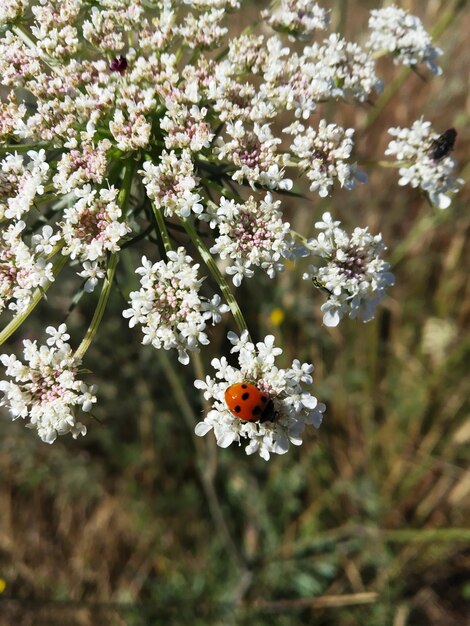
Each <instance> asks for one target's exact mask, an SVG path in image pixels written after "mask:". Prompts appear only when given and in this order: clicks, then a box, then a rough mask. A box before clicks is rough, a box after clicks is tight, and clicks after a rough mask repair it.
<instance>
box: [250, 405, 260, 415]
mask: <svg viewBox="0 0 470 626" xmlns="http://www.w3.org/2000/svg"><path fill="white" fill-rule="evenodd" d="M261 411H262V409H261V407H260V405H259V404H257V405H256V406H255V408H254V409H253V410H252V411H251V414H252V415H254V416H256V415H260V413H261Z"/></svg>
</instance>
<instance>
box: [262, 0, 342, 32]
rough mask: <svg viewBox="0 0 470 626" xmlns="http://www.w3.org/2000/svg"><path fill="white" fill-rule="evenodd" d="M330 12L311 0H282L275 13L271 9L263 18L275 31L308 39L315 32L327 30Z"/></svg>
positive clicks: (265, 12)
mask: <svg viewBox="0 0 470 626" xmlns="http://www.w3.org/2000/svg"><path fill="white" fill-rule="evenodd" d="M328 14H329V11H327V10H326V9H322V8H321V7H320V6H319V5H318V4H317V3H316V2H311V0H281V2H280V4H279V5H278V6H277V7H276V8H275V10H274V13H273V12H272V11H271V10H270V9H269V10H265V11H263V12H262V16H263V17H264V18H265V19H266V21H267V22H268V24H269V25H270V26H271V28H273V29H274V30H278V31H280V32H281V33H282V32H285V33H287V34H289V35H291V38H292V40H295V39H296V38H301V39H304V38H305V39H306V38H307V37H308V36H309V35H311V34H312V33H313V32H314V31H315V30H325V29H326V28H327V27H328V25H329V23H330V18H329V15H328Z"/></svg>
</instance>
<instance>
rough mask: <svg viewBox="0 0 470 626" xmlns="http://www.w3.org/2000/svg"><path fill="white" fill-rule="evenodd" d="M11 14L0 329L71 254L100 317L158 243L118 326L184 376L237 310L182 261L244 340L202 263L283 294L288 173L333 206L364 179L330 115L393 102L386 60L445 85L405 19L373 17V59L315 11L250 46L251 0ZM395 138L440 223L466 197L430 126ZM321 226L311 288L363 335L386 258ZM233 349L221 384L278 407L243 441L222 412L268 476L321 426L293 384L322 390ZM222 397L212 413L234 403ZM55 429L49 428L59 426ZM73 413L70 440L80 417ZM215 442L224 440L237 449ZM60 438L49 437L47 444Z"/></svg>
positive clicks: (1, 157) (268, 17)
mask: <svg viewBox="0 0 470 626" xmlns="http://www.w3.org/2000/svg"><path fill="white" fill-rule="evenodd" d="M0 5H1V6H0V92H1V94H2V95H1V98H0V222H1V225H0V243H1V244H2V246H1V250H0V312H1V311H4V310H8V309H9V310H10V311H12V312H13V313H14V314H21V313H22V312H24V311H25V309H26V308H27V307H28V305H29V304H30V303H31V298H32V296H33V293H34V291H35V290H36V289H38V288H42V287H45V286H47V285H48V284H49V282H50V281H52V280H54V273H53V267H56V268H58V267H59V266H60V263H59V262H58V257H59V255H64V256H66V257H67V259H68V262H69V265H71V266H79V267H78V271H77V273H78V275H79V276H80V277H81V278H82V279H84V286H83V289H84V290H85V291H87V292H89V291H93V289H94V288H95V287H96V286H97V285H98V283H99V281H102V280H103V278H104V277H105V276H107V277H108V278H109V283H108V282H106V283H105V287H106V288H105V289H103V292H102V296H103V300H105V298H106V297H107V296H108V295H109V289H108V286H109V287H110V286H111V282H112V279H113V277H114V268H115V267H116V263H115V262H117V260H118V259H117V256H118V255H119V254H120V252H121V250H122V248H123V246H124V245H125V246H126V248H128V249H129V250H131V249H132V248H133V247H134V246H135V247H137V246H138V245H139V244H140V243H142V241H143V240H146V241H147V245H148V246H150V248H149V249H152V248H151V247H152V246H153V247H155V243H156V241H155V237H154V232H155V231H157V232H156V234H157V239H158V236H159V235H160V239H161V240H163V241H164V242H165V248H166V249H170V248H171V247H172V246H173V245H174V247H175V248H176V246H181V247H178V249H177V250H176V251H170V252H168V253H167V256H166V257H163V258H162V256H163V255H160V257H159V259H160V260H156V261H155V262H151V261H149V260H148V258H150V257H151V254H152V253H151V252H147V251H145V254H147V257H142V254H144V252H143V251H142V250H140V251H139V252H138V253H137V254H136V256H135V257H134V258H135V260H136V262H135V264H136V265H138V264H139V263H140V259H142V261H141V264H142V265H141V267H139V269H138V270H137V273H138V274H139V275H140V289H138V290H136V291H134V292H132V293H131V295H130V304H129V306H130V308H128V309H127V310H126V311H124V316H125V317H126V318H129V324H130V326H134V325H136V324H140V325H141V326H142V328H143V333H144V340H143V343H146V344H151V345H153V346H155V347H156V348H160V347H163V348H165V349H169V348H174V349H176V350H177V351H178V354H179V359H180V361H182V362H184V363H187V362H188V360H189V353H190V352H191V351H194V350H198V349H199V346H200V345H201V344H206V343H207V342H208V337H207V334H206V324H207V323H208V320H212V323H215V322H217V321H219V320H220V317H221V314H222V313H223V312H225V311H227V310H228V306H227V305H223V304H221V300H220V297H219V296H218V295H215V296H213V297H204V296H203V295H202V293H203V291H202V288H201V286H202V282H203V280H202V279H201V278H198V269H199V266H198V265H197V264H195V263H194V262H193V261H192V259H191V257H189V256H188V255H187V252H186V245H187V244H188V243H189V245H194V246H195V247H198V248H199V252H200V254H201V256H202V257H203V258H204V259H205V260H206V261H207V264H208V267H209V269H210V270H211V271H212V274H213V277H214V278H215V280H216V281H218V282H219V283H220V285H219V286H220V290H221V292H223V293H224V294H225V295H226V296H227V300H228V302H229V303H230V307H231V309H232V311H233V312H234V314H235V318H236V320H237V322H238V323H239V324H240V325H241V326H242V327H243V323H242V319H243V316H242V315H239V314H237V313H238V311H237V310H236V309H237V307H236V304H235V302H234V301H233V299H232V296H231V295H230V293H229V288H228V286H227V284H226V282H225V281H226V279H224V278H223V277H222V276H221V274H220V273H219V272H218V271H217V270H216V266H215V261H214V260H212V259H209V258H208V257H209V255H210V254H213V255H214V256H217V257H218V259H219V260H221V261H223V262H224V264H225V266H226V272H227V273H228V274H229V275H230V276H231V277H232V281H233V283H234V285H235V286H237V287H238V286H239V285H240V284H241V282H242V280H243V278H244V277H251V276H253V274H254V271H255V269H256V268H257V267H259V268H261V269H262V270H264V271H265V272H266V273H267V274H268V276H270V277H271V278H272V277H274V276H275V275H276V274H277V272H280V271H281V270H282V269H283V268H284V262H283V260H284V259H285V258H295V257H296V256H300V255H302V254H304V253H305V249H303V250H302V249H301V247H300V246H299V245H298V244H295V243H294V242H295V241H299V240H301V237H297V236H296V234H295V233H292V232H291V230H290V226H289V224H288V223H287V222H285V221H284V220H283V216H282V211H281V207H282V205H281V200H279V199H276V200H274V199H273V197H272V195H271V192H276V193H278V194H279V196H280V197H281V196H282V195H284V196H286V195H290V196H296V195H298V192H297V190H296V191H295V192H294V191H293V190H292V188H293V180H292V179H293V178H294V176H293V174H294V175H295V178H296V179H298V178H299V174H300V177H301V176H302V175H305V178H306V179H307V184H308V186H309V187H310V190H311V191H313V192H315V193H318V194H319V196H320V197H322V198H323V197H326V196H328V195H329V194H330V193H332V191H333V189H334V187H335V186H341V187H343V188H344V189H348V190H349V189H352V188H353V187H354V186H355V184H356V183H357V182H360V181H361V180H364V176H363V175H362V174H361V172H359V171H358V169H357V166H356V164H355V162H354V154H353V149H354V144H353V133H354V131H353V129H352V128H343V127H342V126H340V125H339V124H336V123H334V122H333V121H326V119H324V117H325V116H326V112H324V111H323V108H324V105H325V104H326V105H327V106H328V107H329V104H333V103H335V102H337V101H338V100H341V101H344V102H347V103H354V102H356V103H357V102H359V103H371V101H372V99H373V97H374V95H375V94H377V93H379V92H380V90H381V89H382V83H381V81H380V79H379V78H378V76H377V74H376V67H375V58H376V57H378V56H379V54H378V53H379V49H380V50H383V49H385V50H388V51H389V52H391V53H392V54H394V55H395V56H396V58H397V59H399V60H400V61H401V62H404V63H406V64H408V65H410V64H411V65H414V64H416V63H426V64H427V65H428V66H429V67H431V69H432V70H433V71H437V70H435V67H437V66H435V65H434V64H435V59H436V57H437V55H438V53H439V51H438V50H437V49H436V48H434V47H433V46H432V44H431V41H430V38H429V36H428V35H427V34H426V33H425V32H424V30H423V28H422V25H421V23H420V22H419V20H417V18H413V17H412V16H408V14H406V13H405V12H403V11H401V10H399V9H397V8H396V7H390V8H389V9H383V10H380V11H373V12H372V14H371V20H370V25H371V28H372V35H371V37H370V40H369V42H368V46H365V47H361V46H360V45H358V44H357V43H355V42H354V41H347V40H346V39H344V38H343V37H341V36H340V35H339V34H338V33H329V34H326V35H323V31H325V30H326V29H327V27H328V25H329V22H330V19H329V12H330V11H329V9H324V8H322V7H321V6H319V5H318V4H317V3H316V2H311V1H309V0H279V1H278V2H275V3H274V4H273V5H272V7H271V8H270V9H269V10H265V11H263V10H261V11H260V13H261V18H262V20H264V25H263V24H258V23H255V24H253V25H252V26H253V28H251V27H250V28H249V29H245V31H243V33H241V34H239V35H238V36H237V34H236V33H234V31H233V29H232V28H229V26H230V25H229V24H228V22H227V21H226V18H227V16H228V15H229V14H230V13H231V12H232V11H237V10H238V11H240V10H241V4H240V2H239V0H162V1H160V0H159V1H158V2H147V1H146V0H99V1H93V2H90V1H88V0H3V1H0ZM265 6H267V4H266V5H265ZM241 17H243V16H241ZM267 27H271V28H272V29H274V30H275V31H276V32H275V33H273V32H272V30H269V29H268V28H267ZM316 31H320V34H321V38H319V40H318V41H316V40H313V36H314V35H315V34H316ZM289 41H291V42H294V44H293V45H291V44H290V43H289ZM286 43H289V45H286ZM217 48H218V49H217ZM332 112H333V111H331V113H332ZM313 113H316V116H315V119H314V118H313ZM286 115H290V119H289V120H288V121H286V118H285V116H286ZM420 124H421V126H420ZM282 129H284V130H282ZM390 132H391V133H392V135H394V141H392V142H391V143H390V146H389V148H388V154H391V155H396V157H397V158H398V159H399V160H400V167H401V170H400V176H401V178H400V184H406V183H410V184H411V185H413V186H419V187H421V188H422V189H423V190H425V191H426V192H427V193H428V194H429V197H430V198H431V200H432V201H433V202H435V203H436V204H438V206H440V207H442V208H443V207H444V206H447V204H448V203H449V202H450V198H449V193H451V192H453V191H455V190H456V188H457V186H458V185H459V184H460V181H459V180H455V179H453V178H452V168H453V161H452V159H451V158H450V156H449V154H448V152H446V151H445V149H444V148H443V147H442V146H443V143H442V141H441V140H440V143H439V147H438V148H437V147H436V143H435V142H436V141H437V139H439V137H436V136H435V134H434V133H433V132H432V131H431V130H430V128H429V127H428V126H427V123H424V122H421V123H419V122H417V123H415V125H414V126H413V129H391V131H390ZM449 150H450V149H449ZM243 188H245V189H243ZM246 189H248V190H249V191H250V194H251V195H250V194H248V193H245V191H246ZM248 196H250V197H248ZM247 197H248V199H247ZM150 209H152V211H151V210H150ZM152 212H153V215H152ZM327 216H328V214H325V216H324V222H321V223H320V224H319V225H317V226H318V227H319V228H320V230H321V231H322V232H321V233H320V235H319V236H318V238H317V239H316V240H312V241H311V242H310V246H311V248H312V250H313V252H314V253H315V254H318V255H319V256H320V257H321V259H322V260H323V263H322V264H321V267H318V268H317V267H315V268H313V267H312V268H311V269H310V270H309V272H308V274H307V276H308V277H311V278H315V279H316V280H317V281H318V282H319V284H320V285H322V284H323V285H324V286H325V289H326V290H327V291H328V293H329V298H328V301H327V302H326V304H325V305H324V306H323V311H324V314H325V323H328V324H330V325H333V324H337V323H338V321H339V319H340V318H341V316H343V315H344V314H346V313H348V314H349V315H350V316H351V317H355V316H359V317H361V319H369V318H370V317H371V316H372V314H373V309H374V307H375V304H376V303H377V301H378V300H379V299H380V297H382V296H383V293H384V290H385V287H386V286H387V285H389V284H391V283H392V278H391V275H390V274H389V273H388V272H387V271H386V270H387V265H386V263H384V262H383V261H381V260H380V259H379V254H380V252H381V251H382V250H384V249H385V248H384V246H383V244H382V243H381V241H380V236H376V237H373V236H371V235H369V233H368V232H367V231H366V230H363V229H356V230H355V231H354V233H353V235H351V237H348V235H346V233H344V231H343V230H341V229H340V228H339V227H338V226H339V223H336V222H332V221H331V218H328V217H327ZM329 220H330V221H329ZM201 222H206V223H208V224H209V227H206V224H201ZM167 226H169V227H170V228H168V231H167V229H166V227H167ZM200 228H202V229H203V230H204V232H203V234H202V237H206V236H207V237H208V242H207V246H206V245H205V243H204V242H203V240H202V238H201V237H199V235H198V230H199V229H200ZM131 229H132V230H134V231H135V232H134V233H133V235H132V236H130V233H131ZM159 231H160V232H159ZM189 239H191V240H192V241H191V242H189ZM123 240H124V243H123ZM174 241H176V242H177V243H175V244H174ZM183 246H184V247H183ZM145 250H147V249H145ZM207 250H209V251H210V252H208V251H207ZM114 255H116V256H114ZM110 256H112V263H110V264H109V266H108V259H109V258H110ZM53 264H54V265H53ZM123 266H124V264H121V265H120V268H123ZM56 273H57V272H56ZM101 302H102V300H101V299H100V303H101ZM100 306H101V304H100ZM93 319H94V320H95V319H96V318H93ZM51 332H52V331H51ZM64 332H65V331H64ZM54 336H55V335H54ZM59 340H60V339H58V340H57V341H59ZM60 341H62V343H63V346H62V347H61V346H60V345H59V343H56V344H54V345H52V344H51V348H50V350H49V351H48V349H47V348H44V349H43V348H41V349H40V350H39V349H38V353H40V354H42V353H43V352H44V358H45V359H46V358H50V359H51V362H54V363H55V361H54V359H55V358H56V356H57V358H59V356H60V355H61V354H62V352H61V350H65V347H64V346H66V345H68V344H65V343H64V340H63V339H62V340H60ZM234 341H235V340H234ZM237 342H238V343H237ZM34 345H35V344H34ZM86 345H87V344H82V346H86ZM263 346H264V347H263ZM28 350H29V352H28V354H29V353H31V354H32V352H33V350H32V348H28ZM68 350H69V348H68ZM41 351H42V352H41ZM234 351H238V352H239V353H240V355H239V356H240V359H241V360H240V369H239V370H235V369H233V370H229V369H226V368H225V366H222V365H221V364H222V363H223V360H221V361H220V362H218V363H219V373H218V375H217V376H218V378H223V377H225V374H227V376H228V377H229V378H227V380H226V382H227V381H228V382H233V381H234V380H242V379H243V378H244V377H246V378H247V380H250V381H255V382H256V384H259V385H260V386H261V387H262V389H263V392H265V393H266V394H268V395H269V397H270V398H272V403H273V405H274V407H275V410H276V418H275V419H274V420H273V421H272V422H270V423H263V424H259V423H257V424H245V423H243V424H242V423H240V422H239V421H237V420H236V419H234V418H233V416H231V415H230V414H229V412H228V413H227V408H226V407H223V408H224V411H223V412H222V414H223V415H224V416H225V417H227V415H228V416H229V418H228V419H229V422H230V424H232V426H230V428H229V429H228V431H227V432H230V433H231V432H232V431H233V432H234V433H235V435H233V438H234V439H237V438H238V440H239V439H240V438H243V437H248V438H249V439H250V444H249V447H248V451H249V452H253V451H255V450H258V451H259V452H260V454H261V455H262V456H263V457H264V458H267V457H268V456H269V454H270V453H271V452H273V451H275V452H282V451H285V450H286V449H287V442H288V441H289V440H290V441H293V442H294V443H297V442H298V441H299V433H301V431H302V429H303V426H304V424H305V423H309V420H310V421H313V422H314V423H315V424H316V425H318V424H319V421H320V419H321V412H322V410H320V409H318V408H316V400H315V399H312V396H310V395H309V394H307V393H306V392H304V391H303V390H302V386H301V383H303V382H309V381H310V369H309V367H310V366H300V365H298V364H295V363H294V365H293V366H292V368H291V369H289V370H285V371H284V370H277V369H276V368H275V367H274V356H275V355H276V354H277V352H276V350H275V349H274V348H273V347H272V341H271V339H269V340H268V339H266V341H265V343H263V344H258V347H257V348H256V347H255V346H253V345H252V344H250V343H249V342H248V340H247V338H246V336H245V335H243V337H242V339H240V340H236V341H235V348H234ZM65 352H66V356H67V355H69V356H70V354H69V352H67V351H65ZM49 353H50V354H49ZM80 354H81V353H80ZM260 354H263V355H265V358H266V360H265V361H263V363H261V362H260V356H259V355H260ZM48 355H49V356H48ZM69 356H67V358H69ZM34 358H36V357H34ZM67 358H66V357H65V356H64V359H65V360H64V364H66V363H69V361H67ZM70 359H72V357H71V356H70ZM70 363H71V361H70ZM70 363H69V365H70V367H72V365H71V364H70ZM69 365H66V367H69ZM74 372H75V370H74ZM222 373H223V375H222ZM59 375H60V371H59ZM64 376H65V374H64ZM41 380H42V379H41ZM51 384H52V383H51ZM221 385H222V383H221ZM214 389H215V388H214ZM206 392H207V391H206ZM11 393H13V392H11ZM207 393H208V392H207ZM214 393H216V396H213V397H214V400H215V403H216V405H217V407H216V408H217V410H218V409H220V406H221V405H220V402H222V400H223V389H222V387H220V388H217V391H216V392H214ZM77 397H78V396H77ZM67 402H68V400H67ZM72 403H73V402H72ZM217 403H219V404H217ZM69 404H70V402H69ZM28 406H29V405H28ZM31 406H32V405H31ZM31 406H29V408H28V409H25V411H26V412H27V410H31V411H33V408H34V407H33V408H31ZM57 410H58V411H59V409H57ZM214 410H215V409H214ZM37 411H38V409H36V408H34V415H36V414H37ZM61 411H62V409H61ZM64 411H65V409H63V411H62V413H64ZM216 413H217V411H216ZM31 414H33V413H31ZM64 414H65V413H64ZM24 415H26V413H24ZM57 415H58V413H54V412H51V418H50V419H51V420H53V421H54V420H55V422H57V423H58V420H59V418H58V417H57ZM68 415H69V417H65V418H64V419H65V422H66V423H67V424H69V426H70V429H71V430H72V432H73V433H75V432H77V431H74V430H73V428H75V426H74V422H73V419H72V417H70V415H72V410H70V411H69V414H68ZM212 415H214V414H212ZM35 419H36V421H35V422H34V423H35V424H36V422H37V418H35ZM214 419H215V420H216V417H214ZM217 419H218V418H217ZM221 419H222V418H221ZM224 419H225V418H224ZM224 419H222V422H221V424H226V423H227V422H226V421H224ZM46 422H47V418H46V416H42V415H41V423H44V424H46ZM65 422H64V423H65ZM38 423H39V422H38ZM205 423H206V424H208V423H209V422H205ZM217 423H218V422H217ZM214 424H215V422H214ZM233 425H235V426H233ZM41 428H42V426H41ZM44 428H46V427H44ZM77 428H78V429H79V430H80V428H81V427H78V426H77ZM202 428H203V427H202V426H200V427H199V430H201V429H202ZM214 428H215V426H214ZM218 428H219V427H218V426H217V428H216V434H217V432H219V430H217V429H218ZM221 428H222V427H221ZM223 428H224V427H223ZM223 428H222V430H221V431H220V432H222V434H221V435H220V437H219V435H217V438H218V440H220V441H223V442H224V443H225V442H226V441H227V440H228V439H227V437H229V436H228V435H227V434H226V431H224V430H223ZM64 429H66V426H65V425H63V424H62V425H59V426H57V428H55V427H50V428H49V430H47V428H46V430H47V434H44V438H46V439H47V440H52V438H53V437H54V436H55V435H54V434H53V433H57V432H59V433H60V432H63V431H64ZM231 429H232V430H231ZM226 430H227V429H226ZM41 432H46V431H41ZM51 433H52V434H51ZM223 433H225V434H223ZM41 436H43V435H42V434H41Z"/></svg>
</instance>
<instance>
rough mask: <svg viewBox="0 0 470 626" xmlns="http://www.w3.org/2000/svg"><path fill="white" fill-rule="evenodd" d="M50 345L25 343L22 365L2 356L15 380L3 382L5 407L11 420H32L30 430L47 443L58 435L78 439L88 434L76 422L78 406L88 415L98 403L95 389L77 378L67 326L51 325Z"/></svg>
mask: <svg viewBox="0 0 470 626" xmlns="http://www.w3.org/2000/svg"><path fill="white" fill-rule="evenodd" d="M46 332H47V333H48V334H49V335H50V337H49V339H48V340H47V345H42V346H38V345H37V342H36V341H29V340H25V341H23V347H24V349H23V357H24V361H25V363H22V362H21V361H20V360H19V359H17V358H16V357H15V356H14V355H8V354H2V355H1V356H0V360H1V362H2V364H3V366H4V367H5V370H6V375H7V376H9V377H10V378H11V379H12V380H10V381H2V382H0V391H2V392H3V394H4V397H3V399H2V400H1V402H0V406H6V407H7V408H8V410H9V411H10V415H11V416H12V419H17V418H18V417H21V418H22V419H26V418H29V423H28V424H27V425H26V426H27V427H28V428H33V429H35V430H36V431H37V433H38V435H39V437H40V438H41V439H42V440H43V441H44V442H46V443H53V442H54V441H55V440H56V439H57V436H58V435H65V434H67V433H70V434H71V435H72V436H73V437H74V438H75V439H76V438H77V437H78V436H79V435H85V434H86V427H85V426H84V425H83V424H82V423H81V422H79V421H77V419H76V411H77V407H79V406H81V407H82V411H84V412H87V411H89V410H90V409H91V407H92V405H93V404H94V403H95V402H96V396H95V395H94V394H95V391H96V388H95V387H88V386H87V385H86V384H85V383H83V381H81V380H79V379H78V378H77V375H78V371H79V366H80V361H79V360H77V359H76V357H75V356H74V355H73V352H72V349H71V347H70V345H69V344H68V343H66V341H67V339H68V338H69V335H68V333H67V328H66V326H65V324H61V325H60V326H59V328H58V329H55V328H53V327H52V326H49V327H48V328H47V329H46Z"/></svg>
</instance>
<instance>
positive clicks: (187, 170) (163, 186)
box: [139, 149, 203, 217]
mask: <svg viewBox="0 0 470 626" xmlns="http://www.w3.org/2000/svg"><path fill="white" fill-rule="evenodd" d="M143 168H144V169H143V170H141V171H140V172H139V173H140V174H143V177H142V182H143V183H144V185H145V188H146V190H147V195H148V197H149V198H151V199H152V200H154V201H155V202H156V204H157V206H162V207H163V208H164V213H165V216H166V217H170V216H171V215H174V214H176V215H178V216H179V217H188V216H189V215H190V214H191V212H193V213H196V214H197V215H198V214H199V213H202V210H203V206H202V204H201V203H200V200H201V196H200V195H199V194H198V193H196V192H195V191H194V189H195V188H196V185H197V183H198V182H199V178H198V177H197V176H196V175H195V171H194V163H193V162H192V160H191V153H190V152H189V150H187V149H186V150H183V152H182V153H181V155H177V154H176V152H174V151H173V150H172V151H171V152H167V151H166V150H164V151H163V152H162V154H161V156H160V163H159V165H154V164H153V163H151V162H150V161H145V163H144V164H143Z"/></svg>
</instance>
